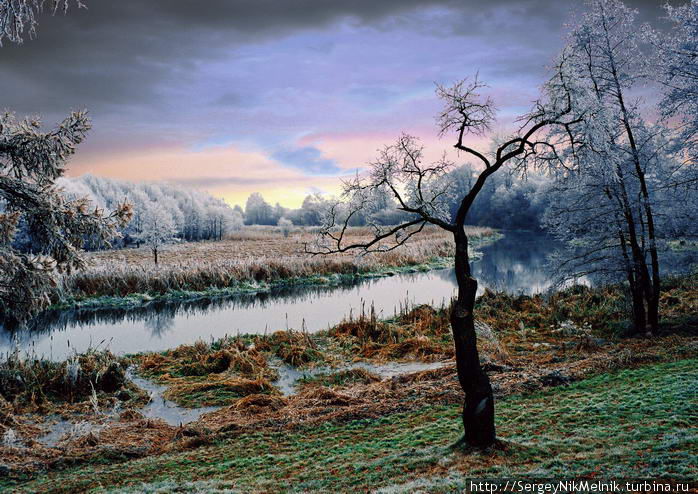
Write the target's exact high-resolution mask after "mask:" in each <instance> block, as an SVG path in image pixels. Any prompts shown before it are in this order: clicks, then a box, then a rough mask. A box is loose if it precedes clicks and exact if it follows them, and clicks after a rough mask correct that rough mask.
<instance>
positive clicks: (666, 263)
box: [0, 232, 698, 348]
mask: <svg viewBox="0 0 698 494" xmlns="http://www.w3.org/2000/svg"><path fill="white" fill-rule="evenodd" d="M558 248H560V244H558V243H557V242H555V241H554V240H553V239H551V238H549V237H546V236H541V235H540V234H531V233H526V232H506V233H505V236H504V237H503V238H502V239H500V240H499V241H497V242H495V243H494V244H492V245H489V246H487V247H484V248H483V249H482V250H483V253H484V256H483V258H482V259H481V260H479V261H476V262H474V263H473V266H472V267H473V274H474V276H475V277H476V278H477V279H478V281H479V282H480V286H481V287H482V288H484V287H489V288H491V289H493V290H506V291H508V292H510V293H535V292H543V291H545V290H546V289H548V288H549V287H550V286H551V285H552V273H553V269H552V268H551V267H550V266H549V265H548V255H550V254H551V253H552V252H553V251H555V250H556V249H558ZM696 263H698V252H695V251H683V252H666V253H664V257H663V263H662V270H663V271H664V272H665V273H667V274H668V273H670V272H685V271H687V270H688V269H690V266H691V265H695V264H696ZM421 276H423V274H406V275H398V276H396V277H395V278H393V279H396V280H397V281H404V283H405V284H406V285H408V284H409V283H411V282H412V281H413V279H414V278H415V277H421ZM430 276H435V277H438V278H441V279H443V280H445V281H448V282H450V283H453V285H454V286H455V274H454V271H453V269H443V270H438V271H434V272H432V273H431V274H430ZM382 280H385V278H375V279H364V280H360V281H355V282H349V283H345V284H342V285H339V286H303V285H297V286H287V287H281V288H276V289H274V290H272V291H270V292H265V293H258V294H242V295H235V296H227V297H203V298H198V299H194V300H186V301H172V300H170V301H156V302H151V303H149V304H147V305H143V306H138V307H129V308H102V309H74V310H60V311H48V312H45V313H43V314H41V316H40V317H38V318H36V319H34V320H33V321H31V322H30V324H29V325H28V327H27V328H26V329H23V330H16V329H15V330H12V329H11V328H8V329H7V330H3V326H2V325H1V324H0V347H3V348H11V347H12V338H13V337H15V338H16V339H17V343H18V344H19V345H20V346H25V345H24V344H26V343H28V342H29V341H30V340H31V338H32V336H35V335H36V334H37V333H51V332H53V331H67V330H69V329H71V328H74V327H82V328H85V327H89V326H95V325H117V324H121V323H124V322H129V323H138V322H141V323H143V325H144V326H145V327H146V328H147V329H148V330H150V332H151V333H152V335H153V336H155V337H157V338H162V337H163V336H165V335H166V333H167V332H168V331H170V330H172V328H173V327H174V325H175V319H176V317H192V316H198V315H203V314H206V313H208V312H211V311H224V310H228V311H234V310H236V309H250V308H254V309H260V310H261V309H265V308H268V307H271V306H273V304H276V303H280V302H282V303H293V304H303V303H308V302H313V301H316V300H317V298H318V296H320V295H326V294H328V293H331V294H332V295H333V297H341V296H342V295H343V294H345V293H348V292H351V291H354V290H357V289H360V288H361V287H369V286H371V285H374V284H376V283H380V282H381V281H382ZM590 281H591V282H592V283H594V282H597V281H600V280H596V279H591V280H590ZM414 289H417V290H418V289H419V287H418V284H417V286H415V287H414Z"/></svg>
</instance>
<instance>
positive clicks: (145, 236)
mask: <svg viewBox="0 0 698 494" xmlns="http://www.w3.org/2000/svg"><path fill="white" fill-rule="evenodd" d="M175 233H177V229H176V226H175V222H174V219H173V218H172V213H170V211H169V210H168V209H167V208H166V207H165V206H163V205H162V204H159V203H157V202H151V203H150V204H148V205H146V207H145V208H144V210H143V231H142V233H141V241H142V242H143V243H144V244H145V245H147V246H148V248H149V249H150V251H151V252H152V253H153V260H154V261H155V264H157V263H158V254H159V253H160V250H161V249H162V247H163V245H165V244H168V243H171V242H172V241H173V240H174V238H175Z"/></svg>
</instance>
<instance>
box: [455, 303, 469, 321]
mask: <svg viewBox="0 0 698 494" xmlns="http://www.w3.org/2000/svg"><path fill="white" fill-rule="evenodd" d="M470 314H471V312H470V311H469V310H468V309H466V308H465V307H462V306H460V305H456V306H455V307H454V308H453V317H457V318H459V319H464V318H466V317H468V316H469V315H470Z"/></svg>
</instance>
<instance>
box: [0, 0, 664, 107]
mask: <svg viewBox="0 0 698 494" xmlns="http://www.w3.org/2000/svg"><path fill="white" fill-rule="evenodd" d="M86 3H87V4H88V7H89V9H88V10H80V11H78V10H76V9H74V10H72V11H71V12H70V13H69V14H68V15H67V16H65V17H63V16H57V17H55V18H51V17H49V16H48V15H44V16H42V17H41V19H40V26H39V38H38V39H36V40H32V41H27V42H26V43H25V44H24V45H23V46H11V45H9V44H6V45H5V46H4V47H3V48H1V49H0V95H1V97H0V107H4V106H8V107H12V108H13V109H16V110H17V111H20V112H38V111H41V112H43V113H64V112H65V111H66V110H68V109H71V108H76V107H82V106H87V107H89V108H90V109H91V110H92V111H93V112H128V111H129V107H131V106H132V107H137V106H138V105H140V104H142V103H144V102H147V103H148V104H149V105H158V104H163V102H164V101H166V100H167V98H168V91H169V90H170V86H174V85H177V86H179V87H181V86H182V85H183V84H184V85H186V83H187V81H189V80H190V79H191V77H192V74H194V73H195V72H196V70H197V66H198V65H199V64H201V63H204V62H205V61H206V60H215V59H216V58H217V57H220V56H222V55H223V54H230V52H231V51H234V50H235V48H236V47H238V46H240V45H241V44H244V43H247V42H250V41H262V40H268V39H276V38H279V37H282V36H285V35H287V34H289V33H292V32H294V31H297V30H303V29H310V28H321V27H323V26H326V25H327V24H329V23H331V22H333V21H336V20H338V19H341V18H347V17H349V18H353V19H355V20H356V21H357V22H360V23H366V24H376V23H378V24H379V23H381V22H382V21H384V20H385V19H386V18H388V17H389V16H393V17H394V16H397V17H399V16H400V15H401V14H404V13H409V12H411V11H414V10H415V9H418V8H423V7H445V8H449V9H454V10H456V11H458V12H460V13H461V19H460V21H459V22H458V23H456V24H455V25H456V26H457V29H458V30H459V31H462V32H468V33H475V32H480V31H483V30H487V29H491V28H492V25H491V24H490V23H489V22H488V19H489V18H490V17H491V13H492V12H493V11H494V10H496V9H498V8H511V9H513V10H512V12H513V13H514V14H515V15H520V16H524V17H537V18H539V19H541V20H544V21H546V23H547V24H549V25H550V26H551V29H555V27H556V26H560V25H561V23H562V22H563V20H564V18H563V16H562V14H561V12H562V11H564V10H565V6H571V5H574V3H575V2H559V1H555V0H534V1H529V2H525V1H523V2H522V1H513V0H492V1H489V2H487V3H486V5H484V6H483V3H482V2H480V1H479V0H380V1H376V0H354V1H351V2H340V1H326V0H247V1H242V0H237V1H230V0H209V1H207V2H197V1H193V0H147V1H146V0H140V1H137V0H120V1H118V2H117V1H106V0H91V1H89V2H86ZM661 3H662V2H661V1H650V0H635V1H633V2H631V4H633V6H636V7H638V8H640V9H641V11H642V13H643V14H644V16H650V17H652V16H653V17H656V16H657V15H658V13H659V11H660V5H661ZM424 27H425V29H433V28H434V27H433V26H429V25H426V26H424ZM533 38H534V39H532V40H529V43H531V44H533V45H535V36H534V37H533ZM542 39H543V38H542ZM233 70H234V69H233ZM219 103H220V104H224V105H229V106H235V105H236V104H248V102H247V100H245V99H244V98H241V97H239V95H236V94H235V93H229V96H227V97H224V98H223V99H221V100H220V101H219ZM124 105H125V106H124Z"/></svg>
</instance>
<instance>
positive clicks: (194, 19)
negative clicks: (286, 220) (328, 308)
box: [0, 0, 681, 207]
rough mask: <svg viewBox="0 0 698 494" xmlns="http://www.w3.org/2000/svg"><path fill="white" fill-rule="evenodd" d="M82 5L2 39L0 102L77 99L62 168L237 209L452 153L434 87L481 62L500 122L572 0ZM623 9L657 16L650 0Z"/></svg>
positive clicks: (542, 68) (539, 77)
mask: <svg viewBox="0 0 698 494" xmlns="http://www.w3.org/2000/svg"><path fill="white" fill-rule="evenodd" d="M85 3H87V4H88V7H89V8H88V10H77V9H72V10H71V11H70V12H69V14H68V15H67V16H62V15H59V16H56V17H50V16H46V15H44V16H42V17H41V18H40V25H39V28H38V33H39V36H38V38H37V39H35V40H27V41H26V42H25V43H24V45H21V46H15V45H10V44H8V43H5V45H4V46H3V47H2V48H0V95H2V96H1V97H0V109H3V108H4V109H10V110H13V111H15V112H16V113H18V114H19V115H25V114H33V115H41V116H42V118H43V120H44V122H45V123H46V124H51V123H56V122H57V121H59V120H61V119H62V117H64V116H65V115H66V114H67V113H68V112H69V111H70V110H71V109H81V108H87V109H88V110H89V112H90V114H91V116H92V119H93V125H94V127H93V130H92V132H91V133H90V136H89V138H88V140H87V141H86V142H85V144H83V145H82V146H81V148H80V150H79V152H78V154H77V155H76V156H75V158H74V159H73V160H72V161H71V163H70V168H69V175H71V176H77V175H81V174H83V173H92V174H94V175H102V176H108V177H112V178H122V179H128V180H166V181H170V182H175V183H180V184H184V185H190V186H196V187H200V188H203V189H205V190H208V191H210V192H211V193H213V194H214V195H216V196H219V197H224V198H225V199H226V200H228V201H229V202H230V203H231V204H236V203H238V204H243V205H244V201H245V199H246V198H247V195H249V193H250V192H253V191H260V192H262V193H263V195H264V196H265V198H266V199H267V200H268V201H270V202H277V201H278V202H280V203H281V204H282V205H284V206H290V207H296V206H298V205H299V204H300V202H301V201H302V199H303V197H304V196H305V195H306V194H308V193H310V192H314V191H324V192H327V193H335V192H336V191H337V186H338V183H339V178H338V177H341V176H343V175H347V174H352V173H354V171H355V170H356V169H357V168H361V167H363V166H365V164H366V163H367V162H369V161H371V159H372V158H373V157H374V156H375V155H376V150H377V149H378V148H379V147H381V146H383V145H384V144H389V143H391V142H392V141H393V140H394V139H395V137H396V136H397V135H398V134H399V133H400V132H402V131H406V132H409V133H412V134H414V135H417V136H419V137H421V138H422V140H423V142H424V144H425V145H426V146H427V149H428V156H433V157H435V156H436V155H439V154H440V153H441V152H442V151H443V150H446V149H449V148H450V147H451V145H452V144H453V142H452V140H451V139H449V138H443V139H438V137H437V136H436V131H435V126H434V116H435V114H436V112H437V111H438V109H439V103H438V101H437V99H436V98H435V96H434V84H435V83H441V84H449V83H452V82H454V81H456V80H458V79H461V78H464V77H466V76H471V75H473V74H475V73H476V72H478V71H479V74H480V78H481V79H482V80H484V81H485V82H487V83H488V84H489V86H490V90H489V94H491V95H492V96H493V97H494V98H495V101H496V102H497V105H498V108H499V113H498V115H499V118H500V128H498V129H496V131H498V132H502V133H503V132H506V131H507V130H508V129H510V128H511V122H512V120H513V118H514V117H515V116H516V115H519V114H521V113H523V112H525V111H526V110H527V109H528V107H529V105H530V103H531V101H533V100H534V99H535V98H536V97H537V94H538V87H539V86H540V84H542V83H543V82H544V80H545V77H546V67H547V66H549V65H550V64H551V62H552V60H553V58H554V56H555V55H556V53H557V52H558V51H559V50H560V49H561V47H562V43H563V39H564V24H565V22H568V21H569V20H570V14H571V12H572V11H573V9H578V8H579V4H580V3H581V2H577V1H573V0H531V1H513V0H489V1H487V2H482V1H480V0H432V1H429V0H422V1H419V0H351V1H339V0H337V1H334V0H331V1H330V0H275V1H273V0H209V1H207V2H198V1H194V0H119V1H107V0H89V2H88V1H87V0H85ZM627 3H628V4H629V5H630V6H632V7H634V8H637V9H638V10H639V11H640V17H641V19H642V20H643V21H648V22H651V23H652V24H654V25H657V26H659V25H661V22H662V21H661V20H660V17H662V16H663V15H664V14H663V11H662V9H661V5H662V4H663V3H664V0H659V1H657V0H631V1H628V2H627ZM672 3H681V2H672ZM203 5H205V6H206V7H205V9H204V8H202V6H203ZM473 143H474V144H475V142H473ZM476 144H480V145H486V143H484V142H482V143H476ZM452 157H453V158H454V159H457V156H456V155H453V156H452Z"/></svg>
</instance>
